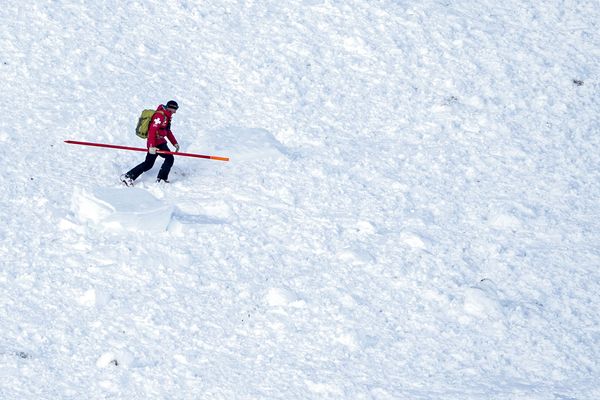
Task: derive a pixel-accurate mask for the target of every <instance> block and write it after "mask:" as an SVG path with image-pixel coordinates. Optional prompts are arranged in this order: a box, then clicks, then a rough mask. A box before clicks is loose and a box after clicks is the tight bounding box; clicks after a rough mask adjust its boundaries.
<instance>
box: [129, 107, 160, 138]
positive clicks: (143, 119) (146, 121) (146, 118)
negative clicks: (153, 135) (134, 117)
mask: <svg viewBox="0 0 600 400" xmlns="http://www.w3.org/2000/svg"><path fill="white" fill-rule="evenodd" d="M155 113H161V114H162V115H165V113H164V112H162V111H156V110H150V109H148V110H144V111H142V115H140V118H139V119H138V124H137V127H136V128H135V134H136V135H138V136H139V137H140V138H142V139H148V127H149V126H150V120H152V116H153V115H154V114H155Z"/></svg>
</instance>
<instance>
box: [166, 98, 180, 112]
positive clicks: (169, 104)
mask: <svg viewBox="0 0 600 400" xmlns="http://www.w3.org/2000/svg"><path fill="white" fill-rule="evenodd" d="M165 107H166V108H172V109H173V110H177V109H178V108H179V104H177V102H176V101H175V100H169V101H167V105H166V106H165Z"/></svg>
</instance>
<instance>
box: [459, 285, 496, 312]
mask: <svg viewBox="0 0 600 400" xmlns="http://www.w3.org/2000/svg"><path fill="white" fill-rule="evenodd" d="M464 296H465V297H464V309H465V312H466V313H467V314H470V315H473V316H475V317H477V318H486V317H493V318H498V317H501V316H503V312H502V305H501V304H500V302H499V301H498V299H497V298H494V296H493V295H491V293H489V292H487V291H485V290H483V289H481V288H477V287H471V288H468V289H467V290H465V294H464Z"/></svg>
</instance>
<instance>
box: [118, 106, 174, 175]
mask: <svg viewBox="0 0 600 400" xmlns="http://www.w3.org/2000/svg"><path fill="white" fill-rule="evenodd" d="M178 108H179V105H178V104H177V102H176V101H175V100H169V101H168V102H167V104H166V105H163V104H161V105H159V106H158V108H157V109H156V112H155V113H154V114H153V115H152V119H151V120H150V125H149V127H148V139H147V141H146V147H147V148H148V153H147V154H146V159H145V160H144V162H142V163H141V164H138V165H137V166H135V167H133V168H132V169H131V170H130V171H129V172H127V173H125V174H123V175H121V181H122V182H123V183H124V184H125V185H127V186H132V185H133V182H134V181H135V180H136V179H137V178H138V177H139V176H140V175H141V174H143V173H144V172H146V171H149V170H150V169H152V167H153V166H154V162H155V161H156V158H157V157H158V156H161V157H162V158H164V159H165V160H164V161H163V164H162V166H161V168H160V171H158V176H157V177H156V182H166V183H168V182H169V172H170V171H171V167H172V166H173V163H174V162H175V157H173V155H172V154H162V153H157V150H163V151H170V149H169V146H168V145H167V139H165V138H168V139H169V141H170V142H171V144H172V145H173V146H174V147H175V151H176V152H178V151H179V143H177V139H175V136H174V135H173V132H171V119H172V118H173V114H175V113H176V112H177V109H178Z"/></svg>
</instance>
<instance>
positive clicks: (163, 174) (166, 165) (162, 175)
mask: <svg viewBox="0 0 600 400" xmlns="http://www.w3.org/2000/svg"><path fill="white" fill-rule="evenodd" d="M156 147H157V148H158V149H159V150H165V151H170V150H169V146H167V144H166V143H163V144H159V145H158V146H156ZM158 156H161V157H162V158H164V159H165V161H164V162H163V165H162V167H161V168H160V171H158V177H157V179H164V180H165V181H166V180H167V179H168V178H169V172H170V171H171V167H172V166H173V163H174V162H175V157H173V155H172V154H150V153H148V154H146V159H145V160H144V162H143V163H141V164H139V165H137V166H135V167H133V168H132V169H131V171H129V172H128V173H127V176H128V177H130V178H131V179H133V180H136V179H137V178H138V176H140V175H141V174H142V173H144V172H146V171H150V170H151V169H152V167H153V166H154V162H155V161H156V157H158Z"/></svg>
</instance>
